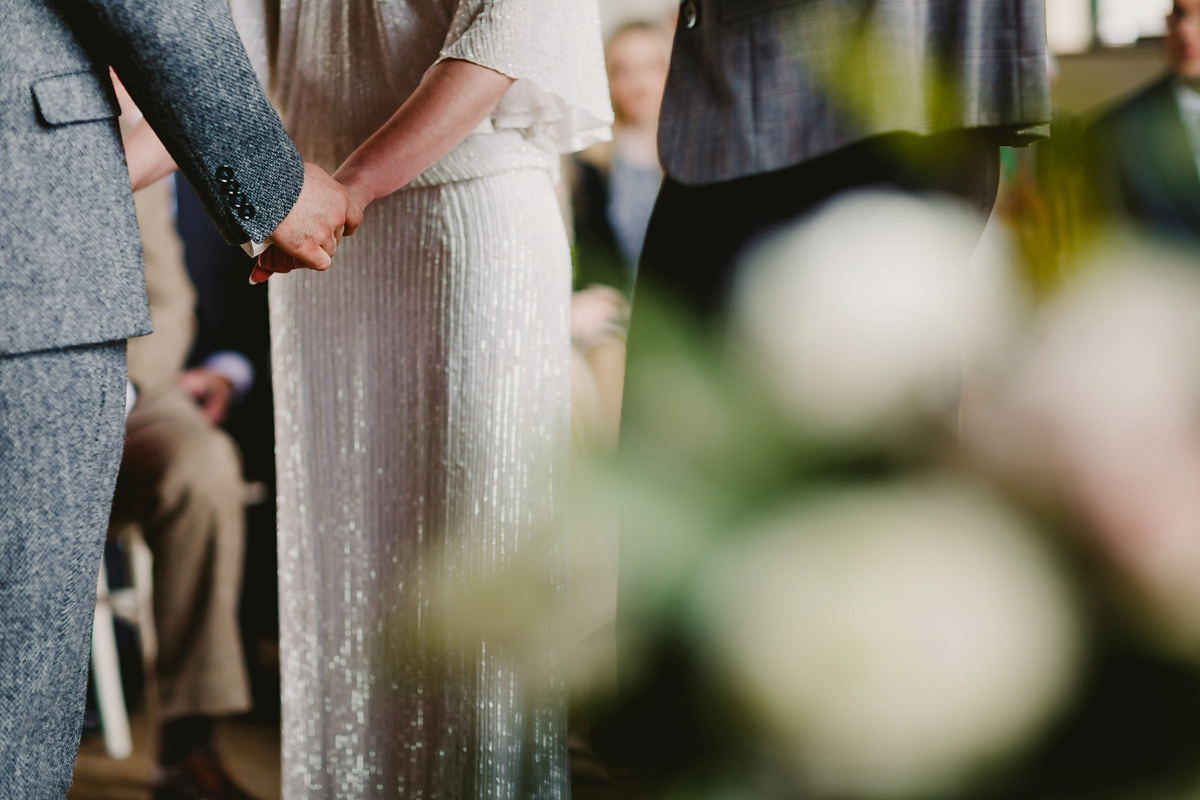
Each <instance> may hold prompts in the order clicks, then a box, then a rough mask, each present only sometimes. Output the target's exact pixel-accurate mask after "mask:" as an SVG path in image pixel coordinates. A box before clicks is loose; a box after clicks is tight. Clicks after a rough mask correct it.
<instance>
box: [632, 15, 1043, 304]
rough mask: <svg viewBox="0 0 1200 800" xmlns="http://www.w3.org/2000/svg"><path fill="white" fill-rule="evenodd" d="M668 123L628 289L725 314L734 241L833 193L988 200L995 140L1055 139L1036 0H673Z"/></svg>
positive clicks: (986, 205)
mask: <svg viewBox="0 0 1200 800" xmlns="http://www.w3.org/2000/svg"><path fill="white" fill-rule="evenodd" d="M661 119H662V121H661V126H660V131H659V149H660V152H661V154H662V160H663V165H664V168H665V171H666V174H667V177H666V180H665V181H664V184H663V188H662V192H661V194H660V195H659V200H658V204H657V206H656V208H655V212H654V216H653V219H652V220H651V222H650V228H649V231H648V233H647V240H646V245H645V249H644V251H643V255H642V264H641V271H640V274H639V282H645V283H647V284H650V285H653V286H657V287H658V288H659V289H660V290H662V291H663V292H665V293H666V294H667V295H668V296H670V297H671V298H672V299H676V300H679V301H681V302H683V303H685V304H687V305H689V306H690V307H692V309H693V310H695V311H697V312H699V313H701V314H702V315H709V314H718V313H720V311H721V309H722V306H723V304H724V302H725V298H726V296H727V293H728V290H729V284H730V282H731V280H732V278H733V265H734V263H735V262H736V259H737V256H738V254H739V253H740V252H741V251H742V250H743V248H744V247H745V245H746V244H747V243H748V242H749V241H751V240H753V239H754V238H755V237H756V236H758V235H760V234H761V233H762V232H763V231H766V230H769V229H771V228H773V227H776V226H779V225H781V224H785V223H787V222H788V221H790V220H794V219H796V218H798V217H801V216H803V215H804V214H805V213H807V212H809V211H811V210H812V209H813V208H815V207H816V206H817V205H819V204H820V203H822V202H824V201H826V200H828V199H830V198H831V197H833V196H834V195H836V194H838V193H840V192H843V191H846V190H848V189H854V188H860V187H869V186H881V187H889V188H894V189H900V190H902V191H940V192H945V193H949V194H952V195H956V196H958V197H960V198H962V199H964V200H966V201H968V202H969V203H972V204H973V205H975V206H976V207H977V208H978V209H979V210H980V212H981V213H985V212H987V211H988V210H990V208H991V205H992V203H993V201H994V199H995V190H996V182H997V179H998V169H997V164H998V146H999V145H1004V144H1010V145H1019V144H1027V143H1029V142H1030V141H1031V140H1033V139H1036V138H1038V137H1040V136H1044V135H1045V134H1046V133H1048V123H1049V121H1050V95H1049V85H1048V79H1047V74H1046V35H1045V10H1044V8H1043V0H684V2H683V3H682V5H681V8H680V14H679V26H678V29H677V32H676V36H675V46H674V51H673V54H672V62H671V71H670V74H669V77H668V79H667V89H666V96H665V99H664V102H663V109H662V118H661ZM635 315H636V311H635ZM634 327H635V328H636V316H635V322H634Z"/></svg>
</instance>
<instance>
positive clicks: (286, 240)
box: [252, 164, 362, 283]
mask: <svg viewBox="0 0 1200 800" xmlns="http://www.w3.org/2000/svg"><path fill="white" fill-rule="evenodd" d="M360 223H362V209H361V208H359V207H358V204H357V203H355V202H354V201H353V200H352V199H351V198H350V195H349V194H348V193H347V192H346V190H345V188H343V187H342V185H341V184H340V183H338V182H337V181H335V180H334V179H333V178H331V177H329V173H327V172H326V171H325V170H323V169H321V168H320V167H318V166H317V165H316V164H305V165H304V186H303V187H301V189H300V197H299V198H297V200H296V205H295V206H293V207H292V210H291V211H290V212H289V213H288V215H287V216H286V217H284V220H283V222H281V223H279V227H278V228H276V229H275V232H274V233H272V234H271V236H270V238H269V241H270V242H271V243H272V244H273V245H275V248H277V249H278V250H280V251H281V252H280V253H279V254H277V256H274V257H272V259H271V260H270V261H269V263H268V264H265V265H264V264H263V262H262V261H261V260H260V264H259V266H256V267H255V271H254V275H255V276H257V277H259V278H260V280H266V278H267V277H268V276H269V273H270V272H290V271H291V270H292V269H295V268H297V267H305V268H307V269H315V270H326V269H329V265H330V264H331V263H332V262H333V254H334V251H335V250H337V246H338V242H340V241H341V240H342V236H343V235H346V236H349V235H350V234H351V233H353V232H354V229H355V228H357V227H358V226H359V224H360ZM267 252H268V253H269V252H271V251H270V250H268V251H267ZM281 256H282V257H281ZM264 267H265V268H264ZM262 273H267V274H262ZM252 281H253V277H252ZM253 282H256V283H257V282H260V281H253Z"/></svg>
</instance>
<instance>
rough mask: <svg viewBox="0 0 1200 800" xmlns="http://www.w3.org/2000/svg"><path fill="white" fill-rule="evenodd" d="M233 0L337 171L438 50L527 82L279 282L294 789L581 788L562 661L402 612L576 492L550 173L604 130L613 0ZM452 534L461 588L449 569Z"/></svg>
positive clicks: (455, 794) (564, 281) (512, 548)
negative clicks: (425, 635)
mask: <svg viewBox="0 0 1200 800" xmlns="http://www.w3.org/2000/svg"><path fill="white" fill-rule="evenodd" d="M232 6H233V10H234V12H235V18H236V19H237V20H238V24H239V28H240V29H241V30H242V32H243V35H244V37H245V38H246V41H247V47H248V49H249V50H250V52H251V56H252V58H253V59H254V60H255V61H256V63H257V66H258V67H259V68H260V75H262V76H263V77H264V79H265V80H267V82H268V84H269V88H270V89H271V92H272V95H273V97H274V98H275V101H276V103H277V105H278V107H279V109H280V111H281V114H282V115H283V118H284V121H285V122H286V124H287V126H288V129H289V131H290V132H291V133H292V135H293V137H294V138H295V140H296V143H297V145H298V146H299V148H300V151H301V153H302V154H303V155H304V157H305V159H306V160H309V161H314V162H316V163H318V164H320V165H321V166H323V167H324V168H325V169H327V170H329V171H330V172H332V171H333V170H334V169H335V168H336V167H337V166H338V165H339V164H340V163H341V162H342V160H344V159H345V157H346V156H348V155H349V154H350V153H351V152H352V151H353V150H354V149H355V148H356V147H357V146H358V145H359V144H360V143H361V142H362V141H364V140H365V139H366V138H367V137H368V136H370V134H371V133H372V132H374V131H375V130H376V129H377V128H378V127H379V126H380V125H381V124H382V123H383V122H384V121H386V120H387V119H388V118H389V117H390V116H391V115H392V113H393V112H394V111H395V110H396V109H397V108H398V107H399V106H400V105H401V103H402V102H403V101H404V100H405V98H407V97H408V96H409V94H410V93H411V92H412V91H413V89H414V88H415V87H416V86H417V84H418V82H419V81H420V79H421V76H422V75H423V74H424V73H425V71H426V70H427V69H428V68H429V67H430V66H431V65H433V64H434V63H435V62H436V61H437V60H439V59H442V58H460V59H466V60H469V61H473V62H476V63H479V64H482V65H484V66H488V67H491V68H493V69H496V70H498V71H500V72H503V73H505V74H507V75H509V76H511V77H514V78H516V79H517V81H516V82H515V83H514V84H513V86H512V87H511V88H510V90H509V91H508V93H507V94H506V95H505V98H504V99H503V100H502V101H501V103H500V105H499V107H498V108H497V110H496V111H495V113H493V114H492V116H491V117H490V119H488V120H486V121H485V122H484V123H483V124H482V125H481V126H480V127H479V128H478V129H477V130H476V131H475V133H474V134H472V135H471V136H470V137H469V138H468V139H467V140H466V141H465V142H463V144H461V145H460V146H459V147H457V148H456V149H455V150H454V151H453V152H452V153H451V154H450V155H448V156H447V157H446V158H444V159H443V160H442V161H441V162H440V163H439V164H437V165H436V166H435V167H433V168H432V169H430V170H429V171H428V172H427V173H425V174H424V175H422V176H421V177H420V178H419V179H418V180H417V181H415V182H414V183H413V184H411V185H410V186H409V187H407V188H405V189H403V190H401V191H399V192H397V193H396V194H394V195H392V196H390V197H388V198H386V199H383V200H380V201H378V202H376V203H375V204H373V205H372V206H371V207H370V208H369V209H368V211H367V215H366V219H365V220H364V222H363V225H362V228H361V229H360V231H359V233H357V234H356V235H355V236H354V237H353V238H350V239H346V240H345V241H343V243H342V245H341V247H340V248H339V250H338V253H337V256H336V258H335V260H334V265H333V267H332V268H331V269H330V270H329V272H327V273H324V274H315V273H310V272H307V271H299V272H296V273H293V274H292V275H288V276H277V277H276V278H274V279H272V280H271V282H270V304H271V338H272V346H273V362H274V363H273V367H274V381H275V408H276V426H277V449H278V467H279V476H278V479H279V574H280V623H281V631H280V648H281V657H282V673H283V796H284V798H286V800H302V799H303V800H320V799H323V798H355V799H356V800H357V799H359V798H385V797H386V798H397V797H403V798H413V800H417V799H418V798H428V799H429V800H433V799H434V798H445V799H446V800H459V799H460V798H461V799H462V800H471V799H473V798H487V799H489V800H490V799H492V798H495V799H496V800H500V799H501V798H503V799H504V800H527V798H538V799H545V800H551V799H555V800H557V799H558V798H566V797H567V796H568V795H569V789H568V782H567V780H568V776H567V763H566V709H565V698H564V696H563V693H562V686H561V681H560V680H558V679H556V678H553V677H552V676H551V677H545V676H539V677H542V680H541V681H538V682H540V683H541V684H542V685H538V686H530V685H529V683H530V682H531V678H530V676H529V675H526V674H523V673H521V672H520V671H518V670H516V669H515V668H514V667H513V666H512V664H511V663H510V662H509V661H507V660H506V658H505V657H504V656H503V655H499V654H496V653H494V652H492V651H491V650H490V649H488V648H484V647H478V648H471V649H470V651H469V652H467V653H460V654H459V655H458V656H457V657H452V658H444V657H439V656H438V655H437V654H436V653H435V652H434V651H432V650H431V649H429V648H428V647H427V646H426V645H425V644H422V643H421V642H419V641H417V642H414V641H413V640H411V639H402V638H401V637H400V636H399V635H398V634H397V633H396V628H397V625H396V620H397V617H398V616H399V614H400V607H401V606H403V607H404V608H406V609H410V610H411V609H414V608H415V609H417V610H418V612H420V611H421V610H422V609H426V608H429V609H433V608H438V607H440V606H439V602H440V601H442V600H445V598H444V597H439V596H437V595H438V593H445V592H453V591H457V590H459V589H461V588H462V587H464V586H467V585H469V582H470V581H471V579H472V578H474V577H478V576H480V575H484V574H487V573H488V572H489V571H490V570H494V569H496V568H497V567H498V566H500V565H502V564H503V563H505V562H506V561H507V560H508V559H511V558H512V556H513V554H514V553H515V552H517V551H519V550H520V548H521V547H522V546H523V544H524V543H525V542H526V541H527V540H528V538H529V536H530V535H531V533H532V528H533V527H534V525H535V524H536V521H537V520H545V519H547V518H549V517H550V515H551V514H552V512H553V509H554V506H555V503H556V495H557V494H558V493H559V490H560V489H561V488H562V477H563V476H562V474H561V467H562V463H563V461H564V455H565V447H566V442H567V438H566V436H567V423H568V408H567V403H568V385H567V384H568V352H569V338H568V320H567V315H568V307H569V305H568V304H569V290H570V261H569V253H568V246H567V241H566V238H565V233H564V228H563V222H562V216H561V213H560V211H559V207H558V205H557V202H556V199H555V193H554V189H553V181H554V178H553V176H554V174H555V172H556V167H557V159H558V154H559V153H561V152H564V151H570V150H574V149H578V148H580V147H583V146H586V145H588V144H590V143H592V142H594V141H596V140H598V139H600V138H604V137H605V135H606V132H607V127H608V121H609V116H610V114H609V108H608V96H607V87H606V85H605V79H604V67H603V56H602V52H601V43H600V33H599V21H598V13H597V10H596V7H595V0H274V2H270V0H268V3H267V7H266V8H264V3H263V0H233V3H232ZM447 556H449V557H451V558H452V559H453V563H455V564H457V565H458V567H457V569H458V572H457V573H455V574H454V575H453V577H454V579H455V580H454V581H453V582H452V583H451V584H450V585H446V584H445V583H442V582H437V581H434V580H433V579H432V577H431V572H432V571H433V570H434V566H435V563H436V559H438V558H439V557H447ZM556 582H557V583H556V586H555V587H553V588H554V590H555V591H557V592H558V596H559V597H562V596H563V592H564V590H565V585H563V583H562V578H561V577H560V578H558V579H556ZM426 624H436V620H434V621H432V622H429V621H427V622H426Z"/></svg>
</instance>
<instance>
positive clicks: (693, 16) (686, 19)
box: [680, 0, 700, 30]
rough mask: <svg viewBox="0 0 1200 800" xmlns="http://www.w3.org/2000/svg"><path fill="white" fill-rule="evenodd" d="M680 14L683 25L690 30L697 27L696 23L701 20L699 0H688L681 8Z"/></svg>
mask: <svg viewBox="0 0 1200 800" xmlns="http://www.w3.org/2000/svg"><path fill="white" fill-rule="evenodd" d="M680 16H681V17H682V18H683V26H684V27H685V28H687V29H688V30H691V29H692V28H694V27H696V23H698V22H699V21H700V4H699V2H697V0H687V2H685V3H684V4H683V8H682V9H681V10H680Z"/></svg>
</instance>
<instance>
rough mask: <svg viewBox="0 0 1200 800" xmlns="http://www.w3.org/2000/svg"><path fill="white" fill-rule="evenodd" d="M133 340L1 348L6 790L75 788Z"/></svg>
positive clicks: (53, 798)
mask: <svg viewBox="0 0 1200 800" xmlns="http://www.w3.org/2000/svg"><path fill="white" fill-rule="evenodd" d="M124 418H125V342H124V341H120V342H109V343H105V344H98V345H87V346H83V347H74V348H69V349H63V350H48V351H44V352H38V353H26V354H21V355H4V356H0V798H5V800H7V799H8V798H13V800H16V799H17V798H20V800H61V799H62V798H64V797H66V794H67V789H68V787H69V786H70V783H71V774H72V771H73V768H74V764H75V754H76V751H77V750H78V747H79V732H80V727H81V723H82V720H83V707H84V701H85V692H86V689H87V666H88V654H89V651H90V647H91V632H92V628H91V626H92V613H93V610H94V605H95V598H96V574H97V571H98V570H99V568H100V556H101V553H102V550H103V545H104V535H105V530H106V528H107V524H108V514H109V507H110V505H111V503H112V497H113V486H114V484H115V482H116V477H117V469H118V467H119V465H120V460H121V445H122V442H123V439H124V431H125V425H124Z"/></svg>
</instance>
